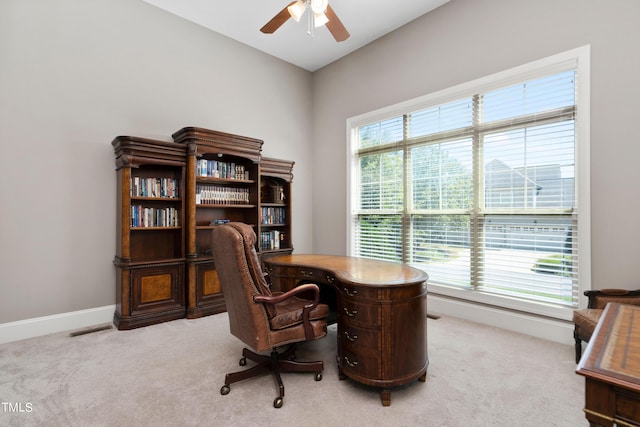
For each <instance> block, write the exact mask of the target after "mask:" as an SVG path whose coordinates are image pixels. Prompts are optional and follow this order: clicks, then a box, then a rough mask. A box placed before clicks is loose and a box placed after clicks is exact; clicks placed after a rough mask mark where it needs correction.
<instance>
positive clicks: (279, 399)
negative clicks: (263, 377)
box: [273, 396, 284, 408]
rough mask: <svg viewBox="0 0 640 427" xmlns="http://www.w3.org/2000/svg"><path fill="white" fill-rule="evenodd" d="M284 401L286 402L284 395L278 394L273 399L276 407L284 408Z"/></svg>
mask: <svg viewBox="0 0 640 427" xmlns="http://www.w3.org/2000/svg"><path fill="white" fill-rule="evenodd" d="M283 403H284V400H283V399H282V397H280V396H278V397H276V398H275V400H274V401H273V407H274V408H282V404H283Z"/></svg>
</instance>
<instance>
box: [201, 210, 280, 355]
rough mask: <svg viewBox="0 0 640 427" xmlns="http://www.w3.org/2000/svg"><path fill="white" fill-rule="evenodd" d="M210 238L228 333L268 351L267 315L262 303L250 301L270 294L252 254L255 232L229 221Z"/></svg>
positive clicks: (253, 251)
mask: <svg viewBox="0 0 640 427" xmlns="http://www.w3.org/2000/svg"><path fill="white" fill-rule="evenodd" d="M212 237H213V240H212V249H213V258H214V262H215V266H216V271H217V273H218V277H219V279H220V285H221V288H222V293H223V295H224V299H225V303H226V306H227V313H228V315H229V330H230V332H231V334H232V335H234V336H235V337H237V338H238V339H240V340H241V341H242V342H244V343H245V344H247V345H248V346H250V347H252V348H253V349H254V350H256V351H264V350H268V349H270V348H271V343H270V339H269V338H270V327H269V319H268V316H269V314H268V313H267V310H266V308H265V305H264V304H256V303H254V302H253V296H254V295H257V294H262V295H271V291H270V290H269V286H268V284H267V282H266V280H265V277H264V275H263V274H262V269H261V268H260V262H259V260H258V255H257V254H256V251H255V243H256V235H255V232H254V231H253V229H252V228H251V226H249V225H247V224H244V223H238V222H230V223H227V224H224V225H220V226H217V227H215V228H214V229H213V232H212Z"/></svg>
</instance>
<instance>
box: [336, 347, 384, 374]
mask: <svg viewBox="0 0 640 427" xmlns="http://www.w3.org/2000/svg"><path fill="white" fill-rule="evenodd" d="M340 366H341V367H342V370H343V371H347V372H351V373H353V374H355V375H357V376H361V377H363V378H367V379H368V380H374V381H375V380H379V379H381V378H382V368H381V366H382V362H381V359H380V354H379V353H375V352H368V353H367V352H349V351H345V352H344V353H343V355H342V360H341V361H340Z"/></svg>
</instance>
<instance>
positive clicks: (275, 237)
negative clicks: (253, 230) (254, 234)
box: [260, 230, 286, 251]
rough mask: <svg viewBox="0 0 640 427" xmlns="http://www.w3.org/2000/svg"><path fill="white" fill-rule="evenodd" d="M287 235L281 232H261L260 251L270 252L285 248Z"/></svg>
mask: <svg viewBox="0 0 640 427" xmlns="http://www.w3.org/2000/svg"><path fill="white" fill-rule="evenodd" d="M285 238H286V235H285V233H281V232H280V231H277V230H274V231H261V232H260V249H261V250H263V251H269V250H274V249H280V248H284V247H285V243H284V241H285Z"/></svg>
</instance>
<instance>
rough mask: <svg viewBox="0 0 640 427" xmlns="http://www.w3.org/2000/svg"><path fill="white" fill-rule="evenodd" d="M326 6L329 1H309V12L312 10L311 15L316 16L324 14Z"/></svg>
mask: <svg viewBox="0 0 640 427" xmlns="http://www.w3.org/2000/svg"><path fill="white" fill-rule="evenodd" d="M328 5H329V0H311V10H313V13H315V14H316V15H319V14H321V13H322V14H324V12H325V11H326V10H327V6H328Z"/></svg>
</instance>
